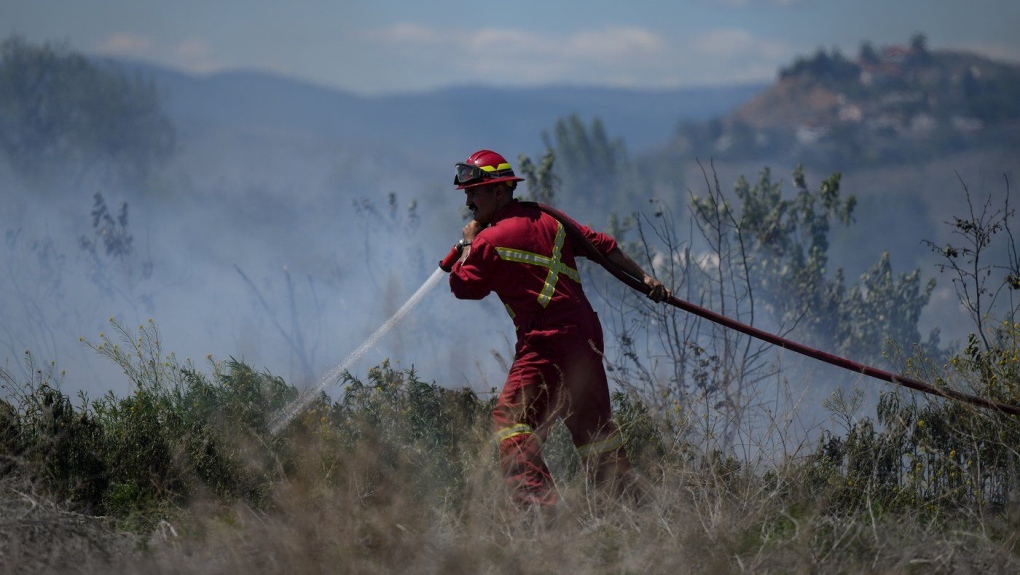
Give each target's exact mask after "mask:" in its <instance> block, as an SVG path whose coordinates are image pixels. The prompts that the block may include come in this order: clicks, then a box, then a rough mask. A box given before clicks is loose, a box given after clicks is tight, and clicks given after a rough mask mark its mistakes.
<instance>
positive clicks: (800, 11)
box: [0, 0, 1020, 94]
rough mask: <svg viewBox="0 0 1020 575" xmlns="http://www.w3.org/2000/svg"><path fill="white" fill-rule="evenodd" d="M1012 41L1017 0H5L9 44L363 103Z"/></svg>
mask: <svg viewBox="0 0 1020 575" xmlns="http://www.w3.org/2000/svg"><path fill="white" fill-rule="evenodd" d="M1018 31H1020V1H1018V0H843V1H834V0H833V1H830V0H687V1H676V2H666V1H659V2H656V1H651V0H627V1H624V0H615V1H608V0H588V1H586V2H553V1H550V0H545V1H541V0H518V1H515V2H502V3H500V2H478V1H474V2H465V1H462V0H435V1H422V0H368V1H364V2H355V1H353V0H339V1H326V0H295V1H291V2H270V1H268V0H243V1H242V0H220V1H216V0H201V1H199V0H175V1H173V2H157V1H154V0H96V1H91V2H85V1H82V0H0V33H2V34H3V35H4V36H5V37H6V36H8V35H10V34H19V35H21V36H22V37H24V38H26V39H27V40H29V41H30V42H35V43H41V42H45V41H64V42H67V43H68V45H69V46H70V47H71V48H73V49H75V50H79V51H82V52H86V53H89V54H105V55H113V56H121V57H129V58H134V59H140V60H146V61H152V62H156V63H159V64H163V65H167V66H170V67H173V68H177V69H181V70H184V71H189V72H195V73H212V72H218V71H222V70H230V69H239V68H240V69H260V70H267V71H272V72H274V73H278V74H281V75H285V76H289V77H293V78H298V79H302V80H308V81H311V82H315V83H317V84H321V85H325V86H329V87H333V88H339V89H342V90H347V91H350V92H355V93H361V94H373V93H394V92H414V91H421V90H429V89H434V88H439V87H444V86H450V85H463V84H487V85H496V86H534V85H542V84H551V83H555V84H574V85H612V86H628V87H638V88H673V87H690V86H706V85H722V84H728V83H734V82H746V81H768V80H771V79H772V78H774V77H775V74H776V72H777V70H778V69H779V68H780V67H782V66H785V65H788V64H789V63H790V62H791V61H792V60H793V58H795V57H796V56H798V55H809V54H811V53H813V52H814V51H816V50H817V49H818V48H826V49H830V48H833V47H838V48H839V49H841V50H842V51H843V52H844V53H845V54H846V55H848V56H853V55H856V54H857V51H858V49H859V47H860V44H861V42H862V41H863V40H869V41H871V42H872V43H873V44H874V45H875V46H876V47H877V46H884V45H889V44H897V43H906V42H907V41H909V39H910V38H911V37H912V36H913V35H914V34H915V33H923V34H925V35H926V36H927V38H928V44H929V47H930V48H931V49H934V50H939V49H962V50H969V51H974V52H978V53H981V54H984V55H987V56H990V57H994V58H996V59H1001V60H1006V61H1011V62H1016V63H1020V32H1018Z"/></svg>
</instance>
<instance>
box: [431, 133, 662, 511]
mask: <svg viewBox="0 0 1020 575" xmlns="http://www.w3.org/2000/svg"><path fill="white" fill-rule="evenodd" d="M456 167H457V173H456V175H455V176H454V184H455V185H456V186H457V189H460V190H464V193H465V196H466V204H467V207H468V209H469V210H471V213H472V214H473V215H474V219H473V220H472V221H471V222H469V223H468V224H467V225H466V226H464V229H463V239H462V240H460V242H459V243H458V245H457V249H458V250H459V251H460V254H459V258H457V260H456V262H455V263H453V265H452V267H451V269H450V270H449V271H450V289H451V291H452V292H453V294H454V296H455V297H457V298H459V299H474V300H478V299H482V298H484V297H486V296H487V295H488V294H490V293H492V292H495V293H496V295H497V296H498V297H499V299H500V301H502V302H503V305H504V306H505V307H506V310H507V313H509V314H510V317H511V319H512V320H513V323H514V327H515V329H516V332H517V342H516V345H515V349H514V352H515V353H514V362H513V365H512V366H511V368H510V372H509V374H508V375H507V378H506V383H505V384H504V386H503V390H502V392H501V393H500V396H499V398H498V400H497V403H496V407H495V409H494V410H493V420H494V423H495V428H496V438H497V440H498V443H499V463H500V469H501V471H502V473H503V476H504V478H505V483H506V488H507V490H508V492H509V494H510V496H511V499H512V501H514V502H515V503H517V504H518V505H520V506H522V507H530V506H533V505H537V506H539V507H540V508H545V507H551V506H554V505H555V504H556V503H557V499H558V496H557V493H556V489H555V486H554V485H553V482H552V477H551V476H550V474H549V469H548V468H547V467H546V464H545V462H544V461H543V460H542V457H541V455H540V453H539V450H540V447H541V444H542V441H543V440H545V439H546V437H547V436H548V433H549V431H550V428H551V427H552V425H553V424H554V423H555V422H556V421H557V420H558V419H562V420H563V422H564V423H565V424H566V426H567V429H569V430H570V435H571V438H572V440H573V442H574V445H575V446H576V447H577V450H578V455H579V456H580V457H581V461H582V463H583V464H584V467H585V470H586V472H587V473H588V474H589V479H590V480H592V481H593V482H594V483H595V484H596V485H599V486H601V487H602V488H605V489H607V490H609V491H610V492H612V493H614V494H617V495H619V494H623V493H626V492H627V490H628V489H631V485H632V477H631V465H630V460H629V459H628V458H627V454H626V452H625V450H624V447H623V439H622V437H621V435H620V431H619V429H618V428H617V427H616V425H615V424H614V423H613V421H612V419H611V417H612V407H611V404H610V400H609V384H608V381H607V379H606V372H605V368H604V366H603V363H602V360H603V357H602V354H603V345H604V344H603V335H602V326H601V324H600V323H599V318H598V316H597V315H596V313H595V311H594V310H593V309H592V306H591V304H590V303H589V301H588V298H587V297H586V296H585V294H584V290H583V289H582V288H581V278H580V276H579V275H578V272H577V265H576V263H575V257H576V256H577V255H578V254H579V253H580V251H581V249H580V247H579V245H578V243H577V240H575V239H573V238H571V237H570V236H568V234H567V233H566V230H565V228H564V226H563V224H562V223H560V222H559V221H557V220H556V219H555V218H553V217H552V216H550V215H549V214H547V213H545V212H543V211H541V210H540V209H539V208H538V207H537V206H536V205H535V204H530V203H527V202H519V201H518V200H517V199H515V198H514V189H515V188H516V187H517V182H520V181H523V178H520V177H517V176H516V175H515V174H514V171H513V168H512V167H511V165H510V163H509V162H507V161H506V159H505V158H504V157H503V156H501V155H499V154H497V153H496V152H493V151H491V150H479V151H478V152H475V153H474V154H471V156H470V157H469V158H468V159H467V161H465V162H464V163H460V164H457V165H456ZM573 223H574V224H575V226H576V227H577V228H578V229H580V230H581V232H582V233H583V234H584V235H585V236H586V237H587V239H588V240H589V241H591V242H592V244H594V245H595V247H596V248H597V249H598V250H599V251H600V252H601V253H603V254H605V255H606V257H607V258H608V259H609V261H610V262H612V263H613V264H615V265H617V266H619V267H620V268H621V269H623V270H624V271H625V272H627V273H628V274H630V275H632V276H634V277H635V278H640V279H641V280H642V281H643V282H644V284H645V285H646V286H648V287H649V288H650V290H651V291H650V292H649V295H648V297H649V298H651V299H652V300H654V301H656V302H661V301H664V300H666V299H667V298H668V297H669V295H670V292H669V290H668V289H666V287H665V286H664V285H662V283H660V282H659V281H658V280H656V279H655V278H654V277H652V276H651V275H649V274H647V273H645V271H644V270H643V269H641V267H640V266H639V265H638V264H637V263H635V262H634V260H633V259H631V258H630V257H629V256H628V255H627V254H626V253H624V252H623V251H621V250H620V248H619V246H617V244H616V241H615V240H614V239H613V238H612V237H610V236H608V235H606V234H603V233H600V232H596V231H593V230H591V229H590V228H588V227H586V226H582V225H580V224H577V223H576V222H573Z"/></svg>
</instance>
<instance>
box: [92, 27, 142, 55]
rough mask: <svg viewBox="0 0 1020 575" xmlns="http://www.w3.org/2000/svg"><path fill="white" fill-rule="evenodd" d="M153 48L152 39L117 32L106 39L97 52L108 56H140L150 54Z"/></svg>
mask: <svg viewBox="0 0 1020 575" xmlns="http://www.w3.org/2000/svg"><path fill="white" fill-rule="evenodd" d="M152 46H153V41H152V38H149V37H148V36H143V35H141V34H132V33H130V32H117V33H114V34H111V35H109V36H107V37H106V38H104V39H103V41H102V42H100V43H99V48H98V49H97V51H98V52H99V53H100V54H105V55H107V56H140V55H145V54H148V53H149V51H150V50H152Z"/></svg>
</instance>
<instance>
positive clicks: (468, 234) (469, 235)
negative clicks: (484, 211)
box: [461, 220, 482, 242]
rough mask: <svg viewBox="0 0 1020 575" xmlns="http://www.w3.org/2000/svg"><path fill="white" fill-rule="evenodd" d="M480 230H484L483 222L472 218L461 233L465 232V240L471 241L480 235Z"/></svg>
mask: <svg viewBox="0 0 1020 575" xmlns="http://www.w3.org/2000/svg"><path fill="white" fill-rule="evenodd" d="M480 231H482V224H480V223H478V221H477V220H471V221H470V222H468V223H467V225H466V226H464V229H463V230H461V233H463V234H464V241H465V242H470V241H471V240H473V239H475V236H476V235H478V232H480Z"/></svg>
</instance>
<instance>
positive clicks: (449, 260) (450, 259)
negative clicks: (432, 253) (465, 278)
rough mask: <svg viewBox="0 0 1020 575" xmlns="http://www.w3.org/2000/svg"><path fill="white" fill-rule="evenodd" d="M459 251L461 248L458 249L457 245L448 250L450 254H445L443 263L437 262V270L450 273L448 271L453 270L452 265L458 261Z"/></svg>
mask: <svg viewBox="0 0 1020 575" xmlns="http://www.w3.org/2000/svg"><path fill="white" fill-rule="evenodd" d="M461 249H462V248H461V247H460V245H459V244H458V245H454V246H453V247H452V248H450V253H448V254H446V257H445V258H443V261H441V262H439V269H441V270H443V271H444V272H446V273H450V270H452V269H453V264H455V263H457V260H458V259H460V252H461Z"/></svg>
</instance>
